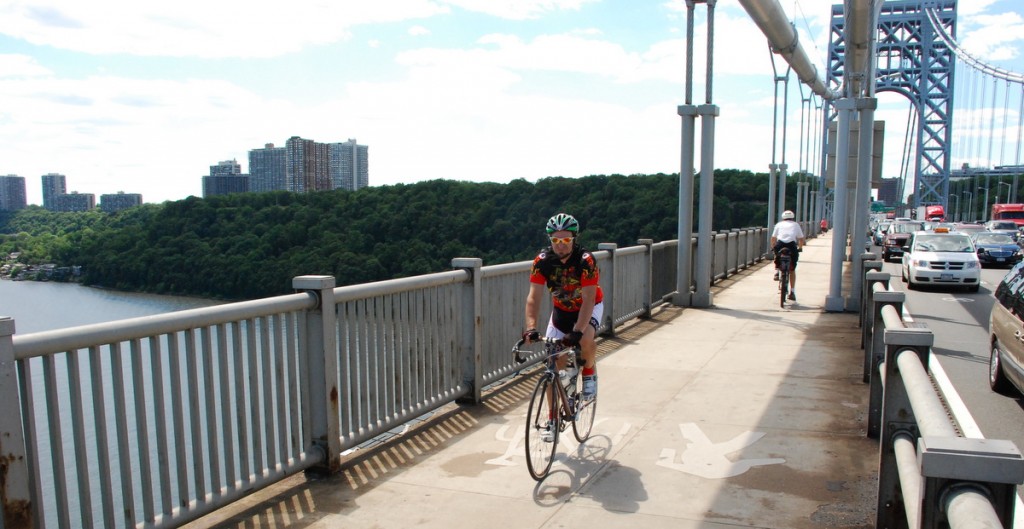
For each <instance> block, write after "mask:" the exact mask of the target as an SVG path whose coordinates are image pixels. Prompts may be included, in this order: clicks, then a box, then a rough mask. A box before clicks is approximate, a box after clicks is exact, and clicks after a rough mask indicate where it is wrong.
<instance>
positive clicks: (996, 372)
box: [988, 342, 1013, 395]
mask: <svg viewBox="0 0 1024 529" xmlns="http://www.w3.org/2000/svg"><path fill="white" fill-rule="evenodd" d="M988 387H990V388H992V391H995V392H996V393H999V394H1000V395H1008V394H1009V393H1010V392H1011V390H1012V389H1013V386H1012V385H1011V384H1010V381H1009V380H1008V379H1007V378H1006V374H1005V373H1003V359H1002V353H1001V352H1000V350H999V342H995V343H993V344H992V353H991V354H990V355H989V357H988Z"/></svg>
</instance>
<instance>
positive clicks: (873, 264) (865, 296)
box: [857, 253, 882, 347]
mask: <svg viewBox="0 0 1024 529" xmlns="http://www.w3.org/2000/svg"><path fill="white" fill-rule="evenodd" d="M861 257H862V258H863V259H864V265H863V267H864V292H863V293H862V295H861V297H860V321H858V322H857V325H861V326H863V325H864V318H865V317H866V316H867V314H866V313H867V311H868V308H869V307H871V283H870V282H869V280H868V279H867V277H868V274H870V273H871V272H881V271H882V262H881V261H876V260H875V254H873V253H868V254H864V255H862V256H861ZM861 347H864V344H863V343H861Z"/></svg>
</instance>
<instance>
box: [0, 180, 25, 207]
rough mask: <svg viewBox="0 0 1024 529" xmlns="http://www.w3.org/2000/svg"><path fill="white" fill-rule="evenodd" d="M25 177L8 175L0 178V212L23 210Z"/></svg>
mask: <svg viewBox="0 0 1024 529" xmlns="http://www.w3.org/2000/svg"><path fill="white" fill-rule="evenodd" d="M26 206H28V202H27V200H26V197H25V177H24V176H18V175H13V174H9V175H7V176H0V211H17V210H19V209H25V207H26Z"/></svg>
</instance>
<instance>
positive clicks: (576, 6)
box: [444, 0, 598, 20]
mask: <svg viewBox="0 0 1024 529" xmlns="http://www.w3.org/2000/svg"><path fill="white" fill-rule="evenodd" d="M597 1H598V0H444V2H445V3H447V4H450V5H453V6H457V7H460V8H462V9H465V10H467V11H475V12H478V13H485V14H488V15H491V16H496V17H499V18H506V19H511V20H526V19H533V18H538V17H540V16H542V15H544V14H545V13H548V12H551V11H563V10H572V11H578V10H580V8H582V7H583V5H585V4H588V3H593V2H597Z"/></svg>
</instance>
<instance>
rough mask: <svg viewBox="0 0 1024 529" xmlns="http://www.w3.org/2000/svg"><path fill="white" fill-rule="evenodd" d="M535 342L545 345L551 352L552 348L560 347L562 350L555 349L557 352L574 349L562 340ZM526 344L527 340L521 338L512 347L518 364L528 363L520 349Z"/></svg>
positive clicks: (539, 340) (544, 339)
mask: <svg viewBox="0 0 1024 529" xmlns="http://www.w3.org/2000/svg"><path fill="white" fill-rule="evenodd" d="M535 342H538V343H543V344H544V349H546V350H549V351H551V350H552V348H555V347H559V346H560V347H561V348H559V349H554V351H555V352H561V351H569V350H572V347H571V346H567V345H565V343H564V342H563V341H562V339H561V338H541V339H538V340H535ZM524 343H526V339H525V338H520V339H519V341H518V342H516V344H515V345H513V346H512V353H513V354H514V355H515V358H516V362H517V363H520V364H522V363H523V362H526V358H524V357H523V356H522V355H521V353H522V350H521V349H519V348H520V347H522V346H523V344H524Z"/></svg>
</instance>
